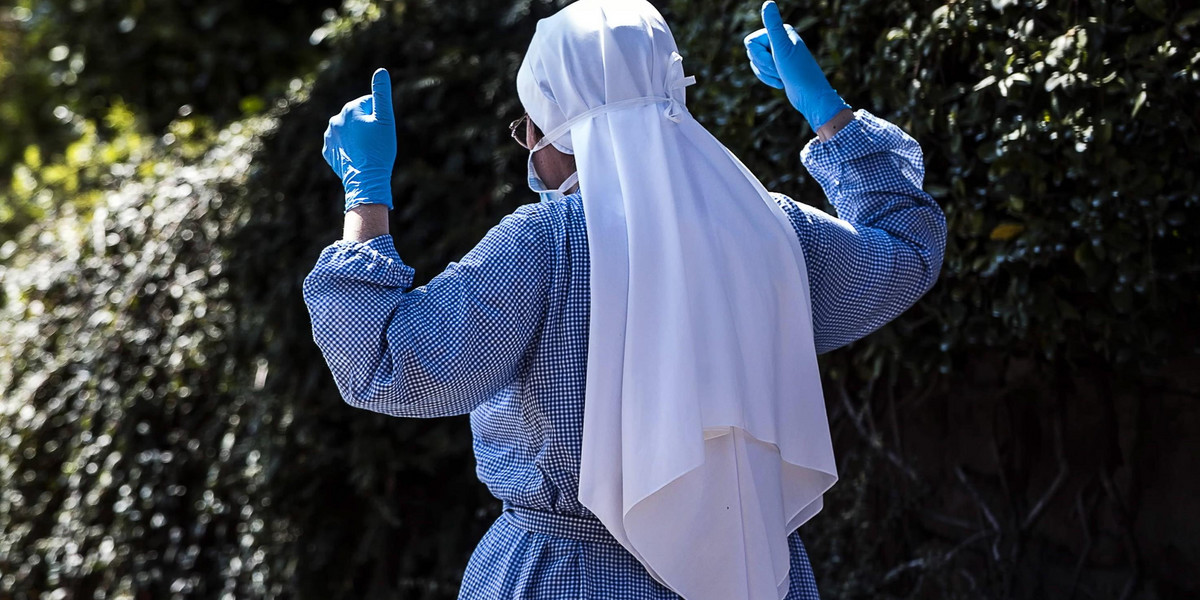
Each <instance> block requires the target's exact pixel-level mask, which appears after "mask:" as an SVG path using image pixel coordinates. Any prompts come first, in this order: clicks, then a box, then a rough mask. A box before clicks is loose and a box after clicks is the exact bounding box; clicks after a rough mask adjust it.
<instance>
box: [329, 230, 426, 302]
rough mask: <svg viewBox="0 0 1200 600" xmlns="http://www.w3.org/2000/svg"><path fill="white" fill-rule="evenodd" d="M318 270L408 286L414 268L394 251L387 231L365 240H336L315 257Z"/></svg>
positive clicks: (341, 276) (376, 282)
mask: <svg viewBox="0 0 1200 600" xmlns="http://www.w3.org/2000/svg"><path fill="white" fill-rule="evenodd" d="M317 266H318V267H324V268H323V269H321V270H324V271H327V272H329V273H331V274H334V276H336V277H340V278H342V279H352V280H356V281H363V282H366V283H374V284H378V285H385V286H388V287H398V288H401V289H408V288H409V287H410V286H412V282H413V275H414V274H415V273H416V270H415V269H413V268H412V267H410V266H408V265H406V264H404V261H403V260H401V259H400V255H399V254H398V253H397V252H396V245H395V243H394V242H393V240H392V236H390V235H381V236H378V237H374V238H371V239H369V240H367V241H365V242H352V241H348V240H339V241H337V242H334V243H333V244H331V245H330V246H329V247H327V248H325V251H324V252H322V253H321V257H320V258H319V259H318V260H317Z"/></svg>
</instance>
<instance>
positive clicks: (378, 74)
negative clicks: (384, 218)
mask: <svg viewBox="0 0 1200 600" xmlns="http://www.w3.org/2000/svg"><path fill="white" fill-rule="evenodd" d="M321 156H324V157H325V162H327V163H329V166H330V167H332V168H333V172H334V173H337V176H338V177H341V178H342V187H343V188H345V190H346V212H350V209H352V208H354V207H356V206H360V205H363V204H383V205H385V206H387V207H388V208H389V209H391V208H392V166H393V165H394V164H395V163H396V118H395V117H394V116H393V115H392V78H391V77H390V76H389V75H388V72H387V69H376V71H375V74H374V75H372V76H371V94H370V95H368V96H362V97H360V98H356V99H354V100H351V101H350V102H348V103H346V105H345V106H343V107H342V112H340V113H338V114H336V115H334V116H333V117H332V118H330V119H329V127H326V128H325V144H324V145H323V146H321Z"/></svg>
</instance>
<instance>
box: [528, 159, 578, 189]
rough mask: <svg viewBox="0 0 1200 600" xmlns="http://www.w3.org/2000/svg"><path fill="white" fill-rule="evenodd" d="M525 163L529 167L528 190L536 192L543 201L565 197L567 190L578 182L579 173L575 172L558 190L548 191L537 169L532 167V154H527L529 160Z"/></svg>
mask: <svg viewBox="0 0 1200 600" xmlns="http://www.w3.org/2000/svg"><path fill="white" fill-rule="evenodd" d="M527 162H528V165H529V168H528V170H529V189H531V190H533V191H534V192H536V193H537V194H538V196H541V198H542V199H543V200H554V199H557V198H561V197H563V196H565V195H566V193H567V190H569V189H571V188H572V187H574V186H575V184H576V183H577V182H578V181H579V171H576V172H574V173H571V175H570V176H568V177H567V178H566V179H565V180H563V182H562V185H560V186H558V189H555V190H552V189H548V188H547V187H546V184H545V182H543V181H542V178H541V177H539V176H538V174H537V169H535V168H534V167H533V152H530V153H529V160H528V161H527Z"/></svg>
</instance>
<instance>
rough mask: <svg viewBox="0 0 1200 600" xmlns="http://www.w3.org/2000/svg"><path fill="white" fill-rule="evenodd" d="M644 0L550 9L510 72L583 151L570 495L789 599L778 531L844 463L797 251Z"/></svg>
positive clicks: (687, 571) (642, 536)
mask: <svg viewBox="0 0 1200 600" xmlns="http://www.w3.org/2000/svg"><path fill="white" fill-rule="evenodd" d="M692 81H693V79H692V78H689V77H685V76H684V74H683V66H682V62H681V59H680V57H679V54H678V52H677V48H676V45H675V40H674V38H673V37H672V35H671V32H670V30H669V29H668V27H667V25H666V23H665V22H664V21H663V18H662V16H661V15H660V14H659V13H658V11H657V10H656V9H655V8H654V7H652V6H651V5H650V4H649V3H647V2H644V1H643V0H604V1H600V0H580V1H579V2H576V3H574V4H571V5H569V6H568V7H566V8H565V9H563V10H562V11H560V12H559V13H557V14H555V15H554V16H552V17H549V18H546V19H543V20H541V21H540V22H539V23H538V27H537V31H536V33H535V34H534V37H533V41H532V42H531V44H530V48H529V51H528V52H527V54H526V56H525V59H524V61H523V63H522V64H521V67H520V70H519V71H518V75H517V88H518V93H519V95H520V99H521V103H522V104H523V106H524V107H525V109H526V111H527V112H528V113H529V115H530V118H531V119H533V121H534V123H536V124H537V125H538V126H539V127H540V128H541V129H542V130H543V131H545V132H547V133H546V138H547V141H546V143H553V144H554V145H555V146H556V147H558V148H559V149H561V150H564V151H567V152H571V153H573V154H574V155H575V161H576V165H577V167H578V173H579V185H580V192H581V194H582V197H583V202H584V213H585V218H586V222H587V236H588V246H589V255H590V261H591V275H590V282H589V283H590V289H591V305H590V313H589V320H590V322H589V326H588V332H589V342H588V361H587V380H586V381H587V384H586V392H585V406H584V425H583V447H582V458H581V464H580V473H579V477H580V481H579V500H580V502H581V503H582V504H583V505H584V506H586V507H587V508H588V509H589V510H590V511H591V512H592V513H594V514H595V515H596V516H597V517H598V518H599V519H600V521H601V522H602V523H604V525H605V527H607V528H608V530H609V531H610V532H612V534H613V536H614V537H616V539H617V540H618V541H620V543H621V544H622V545H624V547H625V548H626V549H627V550H629V552H630V553H632V554H633V555H634V556H635V557H636V558H637V559H638V561H639V562H641V564H642V565H643V566H645V568H646V570H647V571H648V572H649V573H650V574H651V576H653V577H654V578H655V579H656V580H657V581H659V582H660V583H662V584H663V585H665V586H667V587H668V588H670V589H672V590H673V591H674V592H676V593H678V594H679V595H681V596H683V597H684V598H687V599H688V600H707V599H713V600H716V599H720V600H731V599H755V600H759V599H762V598H770V597H775V598H780V599H782V598H783V597H784V596H785V595H786V594H787V592H788V581H789V580H788V568H789V560H788V559H789V556H788V544H787V535H788V534H789V533H791V532H792V531H793V530H795V529H796V528H797V527H799V526H800V525H801V524H802V523H804V522H805V521H807V520H808V519H809V518H810V517H812V516H813V515H814V514H816V512H817V511H819V510H820V508H821V497H822V494H824V492H825V491H826V490H828V489H829V487H830V486H832V485H833V484H834V482H836V481H837V472H836V468H835V464H834V458H833V448H832V444H831V441H830V435H829V425H828V420H827V417H826V414H825V405H824V401H823V396H822V391H821V382H820V376H819V373H818V370H817V358H816V351H815V348H814V344H813V330H812V309H811V306H810V299H809V287H808V277H807V272H806V270H805V265H804V254H803V251H802V249H801V247H800V243H799V240H798V239H797V238H796V235H795V231H794V230H793V229H792V227H791V224H790V222H789V221H788V218H787V216H786V214H785V213H784V212H783V210H782V209H781V208H780V207H779V206H778V205H777V204H776V203H775V201H774V200H773V199H772V198H771V197H770V195H769V194H768V192H767V190H766V189H765V188H763V186H762V184H761V183H759V181H758V179H756V178H755V177H754V175H753V174H751V173H750V172H749V171H748V170H747V169H746V167H745V166H743V165H742V163H741V162H740V161H739V160H738V159H737V158H736V157H735V156H734V155H733V154H732V153H730V152H729V151H728V150H727V149H726V148H725V147H724V146H723V145H722V144H721V143H720V142H719V141H717V139H716V138H714V137H713V136H712V135H711V134H709V132H708V131H707V130H705V129H704V127H703V126H701V125H700V123H698V122H697V121H696V120H695V119H694V118H693V117H692V116H691V115H690V114H689V113H688V112H687V110H686V107H685V106H686V105H685V103H684V88H685V87H686V86H687V85H688V84H690V83H691V82H692Z"/></svg>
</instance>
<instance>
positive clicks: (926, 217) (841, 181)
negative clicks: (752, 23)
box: [775, 110, 946, 352]
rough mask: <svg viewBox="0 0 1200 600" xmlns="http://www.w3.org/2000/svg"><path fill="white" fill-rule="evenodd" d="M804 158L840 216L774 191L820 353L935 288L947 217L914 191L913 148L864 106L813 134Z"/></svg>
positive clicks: (916, 157)
mask: <svg viewBox="0 0 1200 600" xmlns="http://www.w3.org/2000/svg"><path fill="white" fill-rule="evenodd" d="M801 160H802V161H803V162H804V164H805V166H806V167H808V169H809V172H811V173H812V174H813V176H814V177H815V178H816V180H817V181H818V183H820V185H821V187H822V188H823V189H824V190H825V193H826V195H827V196H828V197H829V199H830V201H831V202H832V203H833V205H834V207H835V208H836V209H837V213H838V215H839V216H838V217H835V216H833V215H830V214H828V213H826V212H824V211H822V210H820V209H817V208H813V207H811V206H807V205H805V204H801V203H798V202H795V201H793V200H792V199H790V198H788V197H787V196H784V195H782V194H776V195H775V199H776V201H777V202H779V203H780V205H781V206H782V207H783V209H784V211H785V212H787V213H788V216H789V217H790V218H791V221H792V225H793V227H794V228H795V230H796V234H797V235H798V236H799V238H800V243H801V246H802V247H803V248H804V256H805V261H806V263H807V266H808V276H809V286H810V288H811V291H812V306H813V333H814V336H815V338H816V347H817V352H828V351H830V350H833V349H835V348H839V347H841V346H844V345H846V344H848V343H850V342H852V341H854V340H857V339H859V338H861V337H863V336H865V335H867V334H869V333H871V332H872V331H875V330H876V329H878V328H879V327H881V326H883V325H884V324H885V323H887V322H888V321H891V320H892V319H894V318H896V317H897V316H898V315H899V314H900V313H902V312H904V311H905V310H907V309H908V308H909V307H911V306H912V305H913V304H914V303H916V301H917V300H918V299H919V298H920V297H921V296H922V295H924V294H925V292H927V291H929V288H931V287H933V284H934V282H935V281H937V277H938V273H939V272H940V271H941V266H942V257H943V253H944V252H945V246H946V217H945V215H944V214H943V213H942V210H941V207H939V206H938V205H937V203H936V202H935V201H934V200H933V198H932V197H930V196H929V194H927V193H925V192H924V191H923V190H922V189H921V183H922V178H923V176H924V165H923V161H922V156H921V148H920V146H919V145H918V144H917V142H916V141H915V140H913V139H912V137H910V136H909V135H907V134H906V133H904V132H903V131H902V130H900V128H898V127H896V126H895V125H892V124H891V123H888V122H887V121H884V120H882V119H879V118H878V117H875V116H873V115H871V114H870V113H868V112H867V111H864V110H860V111H858V113H857V114H856V117H855V119H854V120H853V121H851V122H850V123H849V124H847V125H846V126H845V127H844V128H843V129H842V130H841V131H839V132H838V133H836V134H835V135H834V136H832V137H831V138H830V139H829V140H828V141H825V142H821V141H817V140H813V141H812V142H810V143H809V144H808V146H806V147H805V149H804V151H803V152H802V153H801ZM839 217H840V218H839Z"/></svg>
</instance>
